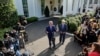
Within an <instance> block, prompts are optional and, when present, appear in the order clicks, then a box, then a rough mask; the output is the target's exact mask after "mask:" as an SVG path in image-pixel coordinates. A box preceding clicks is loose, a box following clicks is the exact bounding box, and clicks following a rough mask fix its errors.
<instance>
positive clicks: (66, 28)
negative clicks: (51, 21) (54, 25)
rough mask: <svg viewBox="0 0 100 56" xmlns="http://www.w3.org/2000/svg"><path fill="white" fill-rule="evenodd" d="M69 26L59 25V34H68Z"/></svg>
mask: <svg viewBox="0 0 100 56" xmlns="http://www.w3.org/2000/svg"><path fill="white" fill-rule="evenodd" d="M67 30H68V26H67V25H66V24H64V25H62V24H61V25H59V32H67Z"/></svg>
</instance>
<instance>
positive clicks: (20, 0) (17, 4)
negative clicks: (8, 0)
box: [13, 0, 24, 15]
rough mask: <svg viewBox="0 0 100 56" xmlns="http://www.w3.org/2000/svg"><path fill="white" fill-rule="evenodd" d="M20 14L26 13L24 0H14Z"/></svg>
mask: <svg viewBox="0 0 100 56" xmlns="http://www.w3.org/2000/svg"><path fill="white" fill-rule="evenodd" d="M13 1H14V5H15V8H16V10H17V13H18V15H24V12H23V5H22V0H13Z"/></svg>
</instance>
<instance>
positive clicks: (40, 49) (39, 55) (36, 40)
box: [21, 18, 81, 56]
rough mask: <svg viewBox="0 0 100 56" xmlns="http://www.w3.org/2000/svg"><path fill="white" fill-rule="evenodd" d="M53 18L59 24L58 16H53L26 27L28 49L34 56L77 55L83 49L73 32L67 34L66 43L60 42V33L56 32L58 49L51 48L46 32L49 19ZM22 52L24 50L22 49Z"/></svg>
mask: <svg viewBox="0 0 100 56" xmlns="http://www.w3.org/2000/svg"><path fill="white" fill-rule="evenodd" d="M49 20H53V21H54V24H57V22H58V19H57V18H51V19H48V20H44V21H39V22H35V23H32V24H31V25H29V26H28V27H27V28H26V31H27V32H28V35H29V42H28V44H26V49H27V50H29V51H30V52H31V53H34V55H32V56H77V54H78V53H79V52H80V51H81V47H80V46H79V45H78V44H77V43H75V42H74V41H73V36H72V34H67V35H66V40H65V43H64V45H60V44H58V43H59V41H58V40H59V35H58V34H56V35H55V38H56V49H52V50H49V49H48V47H49V45H48V39H47V36H46V34H45V27H46V26H47V25H48V21H49ZM21 51H22V52H23V51H24V50H21Z"/></svg>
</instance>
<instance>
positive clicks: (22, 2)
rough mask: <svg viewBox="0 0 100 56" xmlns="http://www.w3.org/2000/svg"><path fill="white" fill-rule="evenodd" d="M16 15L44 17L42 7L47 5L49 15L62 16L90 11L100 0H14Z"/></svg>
mask: <svg viewBox="0 0 100 56" xmlns="http://www.w3.org/2000/svg"><path fill="white" fill-rule="evenodd" d="M14 4H15V7H16V9H17V13H18V15H25V16H26V17H33V16H35V17H44V9H45V7H46V6H47V7H48V8H49V11H50V15H58V14H60V12H59V11H60V9H61V7H62V8H63V9H62V16H64V17H65V16H66V15H68V14H76V13H83V12H87V11H92V9H93V8H94V7H96V6H98V5H100V0H14Z"/></svg>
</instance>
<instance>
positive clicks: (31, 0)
mask: <svg viewBox="0 0 100 56" xmlns="http://www.w3.org/2000/svg"><path fill="white" fill-rule="evenodd" d="M27 2H28V11H29V17H34V16H35V17H41V16H42V14H41V1H40V0H27Z"/></svg>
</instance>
